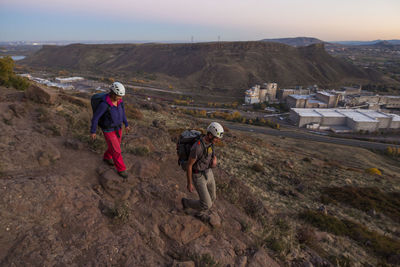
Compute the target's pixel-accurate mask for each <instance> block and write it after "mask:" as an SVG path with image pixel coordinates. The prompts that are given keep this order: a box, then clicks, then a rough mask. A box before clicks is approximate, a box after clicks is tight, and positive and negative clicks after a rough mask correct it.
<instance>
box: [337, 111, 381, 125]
mask: <svg viewBox="0 0 400 267" xmlns="http://www.w3.org/2000/svg"><path fill="white" fill-rule="evenodd" d="M339 112H340V113H342V114H344V115H345V116H346V117H347V118H350V119H352V120H353V121H357V122H377V120H376V119H374V118H372V117H369V116H367V115H364V114H363V113H361V112H359V111H358V110H354V109H348V110H346V109H342V110H340V111H339Z"/></svg>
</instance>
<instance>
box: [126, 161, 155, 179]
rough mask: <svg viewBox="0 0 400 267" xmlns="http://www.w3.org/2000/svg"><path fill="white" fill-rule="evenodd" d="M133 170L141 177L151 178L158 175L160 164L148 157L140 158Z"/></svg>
mask: <svg viewBox="0 0 400 267" xmlns="http://www.w3.org/2000/svg"><path fill="white" fill-rule="evenodd" d="M131 172H132V173H133V174H134V175H135V176H136V177H139V178H140V179H149V178H153V177H155V176H157V175H158V173H159V172H160V166H159V165H158V164H157V163H156V162H154V161H152V160H148V159H139V160H137V161H136V162H135V164H134V165H133V166H132V168H131Z"/></svg>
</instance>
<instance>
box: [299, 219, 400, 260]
mask: <svg viewBox="0 0 400 267" xmlns="http://www.w3.org/2000/svg"><path fill="white" fill-rule="evenodd" d="M300 218H302V219H303V220H305V221H306V222H308V223H310V224H311V225H313V226H315V227H317V228H319V229H321V230H323V231H328V232H331V233H333V234H335V235H338V236H348V237H350V238H351V239H353V240H354V241H356V242H357V243H358V244H359V245H360V246H361V247H363V248H364V249H366V250H368V251H371V252H373V253H375V254H376V255H377V256H378V257H381V258H382V259H388V258H389V257H391V256H394V255H397V254H398V253H399V251H400V241H397V240H394V239H392V238H389V237H386V236H384V235H381V234H378V233H377V232H374V231H370V230H368V229H367V228H366V227H365V226H363V225H361V224H359V223H356V222H353V221H349V220H340V219H338V218H336V217H334V216H331V215H324V214H323V213H320V212H315V211H305V212H302V213H301V214H300Z"/></svg>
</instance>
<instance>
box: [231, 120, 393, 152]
mask: <svg viewBox="0 0 400 267" xmlns="http://www.w3.org/2000/svg"><path fill="white" fill-rule="evenodd" d="M224 124H226V125H227V126H228V127H229V128H230V129H233V130H239V131H245V132H256V133H262V134H268V135H273V136H285V137H290V138H295V139H302V140H310V141H317V142H323V143H332V144H338V145H345V146H355V147H362V148H367V149H378V150H383V149H386V148H387V147H389V146H391V147H393V146H394V147H400V146H396V145H392V144H384V143H376V142H368V141H361V140H355V139H345V138H336V137H330V136H323V135H317V134H311V133H306V132H301V131H293V130H285V129H284V130H275V129H271V128H265V127H257V126H250V125H240V124H233V123H226V122H224Z"/></svg>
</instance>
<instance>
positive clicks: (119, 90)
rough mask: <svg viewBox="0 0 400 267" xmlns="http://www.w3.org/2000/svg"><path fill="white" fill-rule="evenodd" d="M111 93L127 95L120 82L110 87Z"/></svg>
mask: <svg viewBox="0 0 400 267" xmlns="http://www.w3.org/2000/svg"><path fill="white" fill-rule="evenodd" d="M110 89H111V91H113V92H114V94H116V95H119V96H124V95H125V87H124V86H123V85H122V83H120V82H115V83H113V84H112V85H111V86H110Z"/></svg>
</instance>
